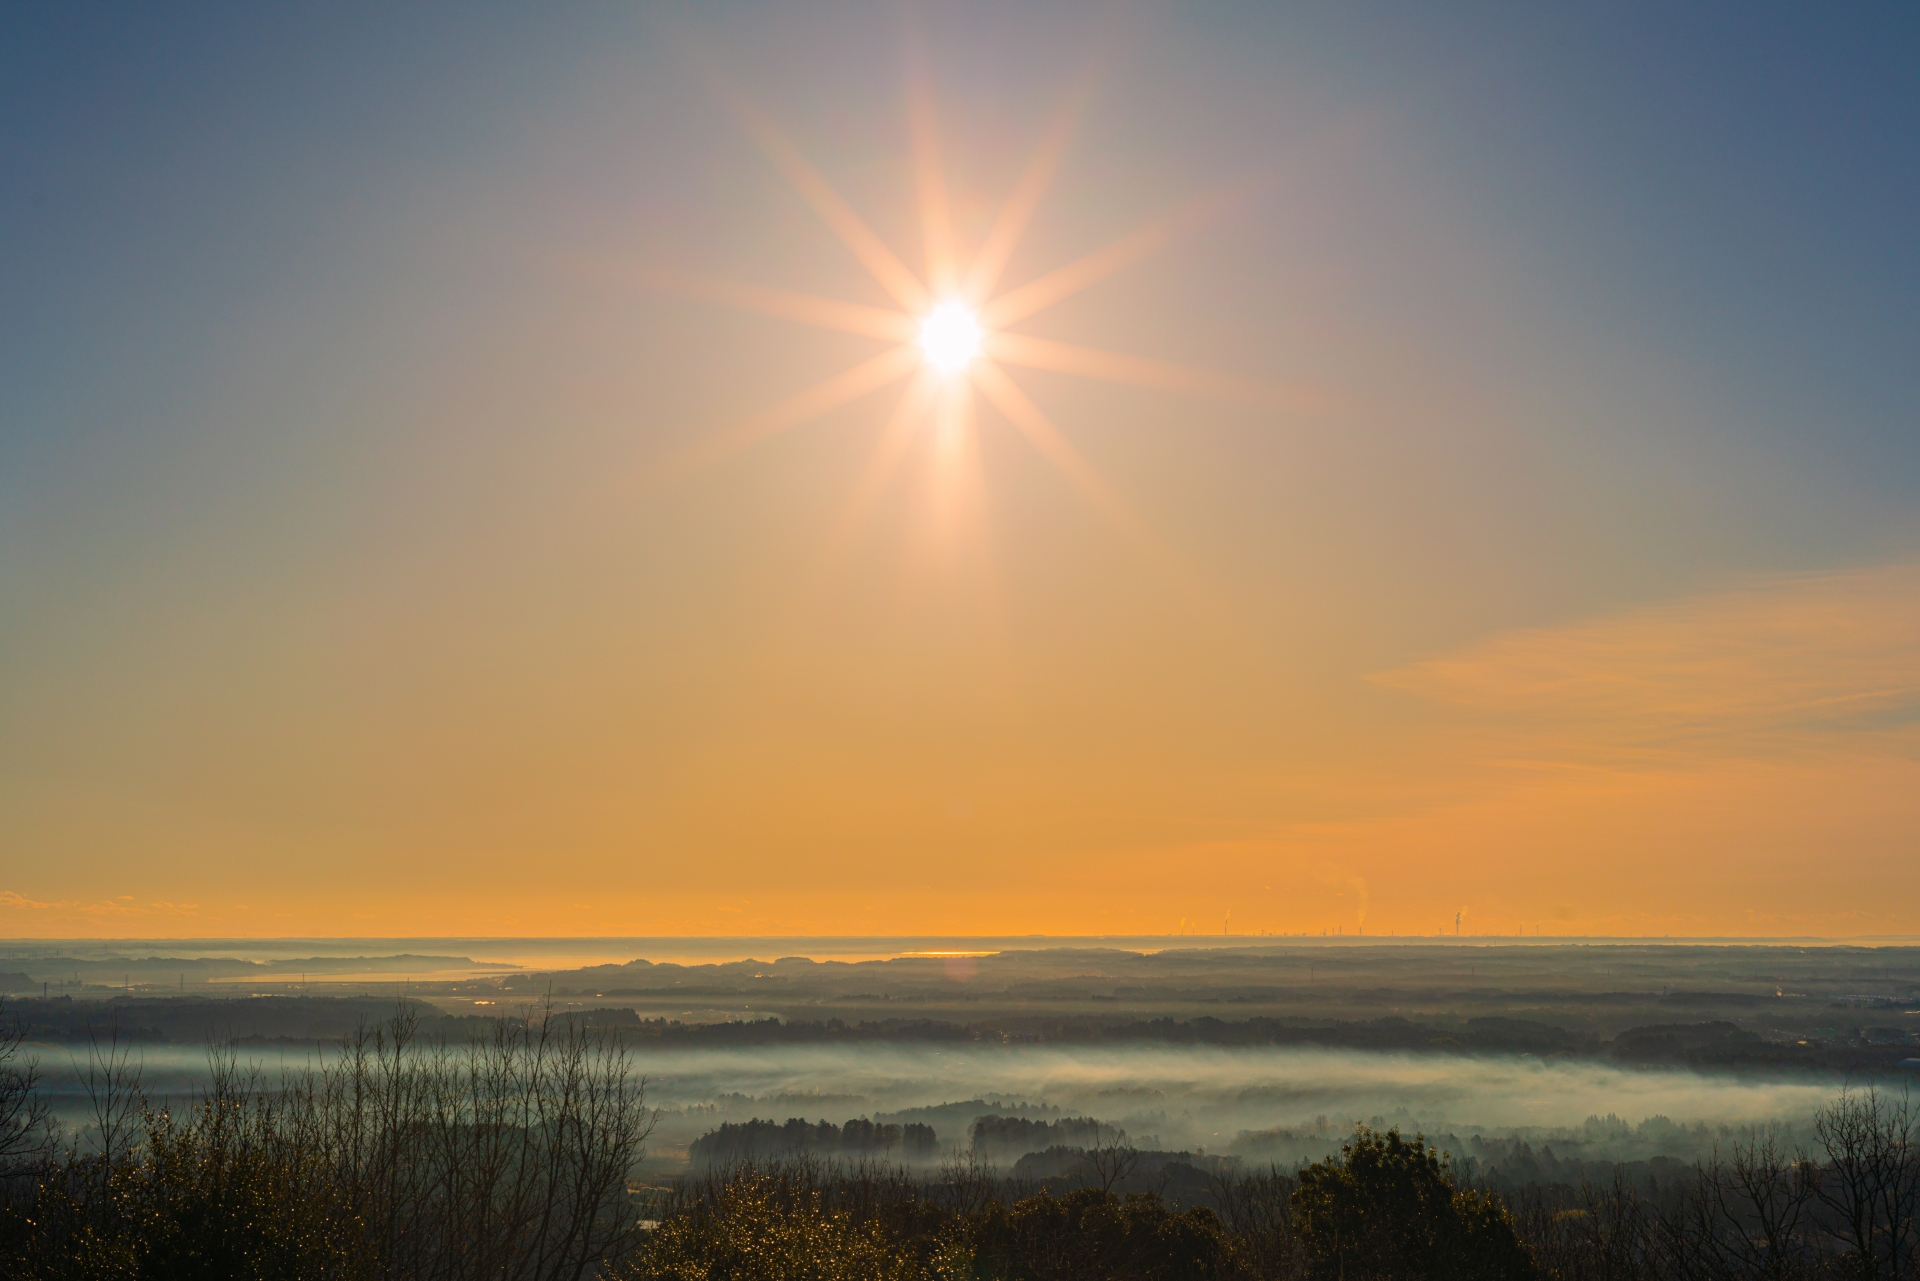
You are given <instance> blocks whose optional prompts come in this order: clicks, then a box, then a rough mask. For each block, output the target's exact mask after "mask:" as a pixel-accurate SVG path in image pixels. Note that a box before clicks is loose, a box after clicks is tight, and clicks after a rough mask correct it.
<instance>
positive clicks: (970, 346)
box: [919, 298, 986, 377]
mask: <svg viewBox="0 0 1920 1281" xmlns="http://www.w3.org/2000/svg"><path fill="white" fill-rule="evenodd" d="M985 336H986V335H985V332H984V331H983V330H982V329H981V328H980V316H979V313H977V312H975V311H974V310H973V308H971V307H969V306H967V304H966V303H964V302H962V301H960V300H959V299H957V298H949V299H947V300H946V301H945V302H942V303H939V304H938V305H936V306H935V307H934V308H933V309H932V310H931V311H929V312H928V313H927V314H926V315H925V316H923V317H921V320H920V337H919V343H920V351H921V354H922V355H923V356H924V357H925V358H926V362H927V367H928V368H929V369H932V370H933V371H934V372H935V373H938V374H945V375H948V376H949V377H950V376H952V375H954V374H960V373H965V372H966V369H967V366H968V365H971V364H972V363H973V362H974V359H975V357H977V356H979V354H980V345H981V341H982V340H983V339H984V338H985Z"/></svg>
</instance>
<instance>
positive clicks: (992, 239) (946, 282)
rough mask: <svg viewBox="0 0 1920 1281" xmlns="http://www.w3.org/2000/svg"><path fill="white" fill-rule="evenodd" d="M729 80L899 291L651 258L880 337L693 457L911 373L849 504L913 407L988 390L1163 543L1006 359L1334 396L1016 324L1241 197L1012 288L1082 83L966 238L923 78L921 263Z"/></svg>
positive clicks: (763, 143)
mask: <svg viewBox="0 0 1920 1281" xmlns="http://www.w3.org/2000/svg"><path fill="white" fill-rule="evenodd" d="M722 88H723V90H724V91H723V93H722V97H723V98H725V99H727V100H728V105H729V106H730V107H731V109H732V111H733V114H734V115H735V117H736V118H737V119H738V120H739V121H740V123H741V125H742V126H743V127H744V128H745V130H746V132H747V133H748V134H749V135H750V136H751V137H752V138H753V140H754V141H755V142H756V143H758V144H759V146H760V149H761V150H762V151H763V152H764V153H765V154H766V156H767V158H768V159H769V160H771V161H772V162H773V164H774V167H775V168H777V169H779V170H780V172H781V174H782V175H783V176H784V177H785V178H786V179H787V181H788V183H790V184H791V185H792V187H793V189H794V191H795V192H796V193H797V194H798V195H799V196H800V197H801V199H802V200H804V201H805V202H806V203H807V204H809V205H811V206H812V207H813V210H814V212H815V213H816V214H818V215H819V216H820V219H821V221H822V222H824V223H825V224H826V225H827V227H828V228H829V229H830V230H831V231H832V232H833V234H834V235H835V236H836V237H837V238H838V239H839V241H840V243H841V244H842V245H844V246H845V247H846V248H847V249H848V251H850V252H851V253H852V254H853V256H854V257H855V258H856V259H858V260H859V262H860V264H861V266H863V267H865V268H866V269H867V271H868V273H869V274H870V275H871V276H872V277H873V279H874V281H875V282H876V283H877V284H878V285H879V286H880V287H881V288H882V289H883V290H884V291H885V292H886V293H887V294H888V295H889V296H890V297H891V298H892V300H893V303H894V306H893V307H875V306H871V305H869V304H865V303H856V302H852V301H848V300H844V299H839V298H822V297H817V296H814V295H809V294H799V293H793V292H791V291H788V290H783V289H767V288H761V287H757V286H749V285H738V284H728V283H722V282H718V281H714V280H708V279H701V278H695V277H689V276H687V275H684V274H682V273H680V272H678V271H671V270H664V269H663V270H649V271H648V272H647V273H646V274H647V278H648V280H649V282H650V283H651V284H653V285H654V286H656V287H660V288H664V289H667V290H669V291H671V292H674V293H680V294H683V295H687V296H692V297H697V298H702V299H705V300H707V301H710V302H717V303H720V304H722V305H725V306H731V307H738V308H741V309H743V310H746V311H754V312H759V313H760V314H762V315H767V316H777V317H780V318H782V319H785V320H793V321H799V322H800V323H802V324H808V325H817V326H820V327H823V328H827V329H836V330H840V331H842V332H847V333H854V334H859V335H861V336H863V337H866V338H871V339H876V340H878V341H879V342H880V343H881V344H883V349H882V350H881V351H880V352H879V353H878V354H876V355H873V356H871V357H869V358H867V359H865V360H862V361H860V362H859V363H857V364H855V365H853V366H852V367H851V368H848V369H844V370H842V371H840V372H839V373H837V374H835V375H834V376H832V377H831V378H828V379H826V380H825V381H824V382H821V383H817V384H815V385H814V386H812V387H809V388H807V389H806V390H804V391H801V392H798V393H796V394H794V395H792V396H790V397H788V398H787V399H786V400H784V401H782V402H780V403H779V404H777V405H774V406H772V407H770V408H769V409H767V410H765V411H763V412H761V413H759V414H756V415H754V416H753V417H751V418H748V419H747V420H745V421H743V422H739V423H736V424H735V425H734V426H733V427H732V428H731V429H729V430H726V431H724V432H722V433H720V434H719V435H718V436H717V437H713V438H709V439H707V440H706V441H703V442H702V444H701V445H700V446H698V447H696V448H695V449H694V450H693V451H692V456H691V457H689V458H688V459H686V460H685V462H684V463H683V465H688V464H690V465H694V466H701V465H705V464H709V463H712V462H716V461H718V460H719V459H720V458H723V457H726V456H729V455H731V454H734V453H736V452H738V451H740V450H743V449H747V448H750V447H752V446H753V445H755V444H757V443H759V442H760V441H763V440H766V439H768V438H769V437H772V436H776V435H778V434H780V433H781V432H785V431H788V430H791V429H792V428H795V427H798V426H800V425H801V424H802V423H805V422H808V421H810V420H812V419H815V418H818V417H820V416H821V415H822V414H825V413H828V412H829V411H831V410H834V409H837V408H839V407H840V406H842V405H846V404H848V403H850V402H852V401H856V400H859V399H861V398H862V397H865V396H869V395H871V394H873V393H874V392H877V391H879V390H881V389H882V388H884V387H887V386H889V385H891V384H893V383H897V382H900V381H901V380H903V379H905V380H907V381H908V387H907V389H906V391H905V393H904V394H903V395H902V396H901V399H900V402H899V406H898V408H897V409H896V410H895V411H894V413H893V415H892V416H891V419H890V420H889V425H888V427H887V428H886V431H885V433H884V434H883V436H882V439H881V440H880V442H879V443H878V445H877V447H876V449H875V452H874V457H873V461H872V463H871V465H870V466H869V468H868V473H867V476H866V478H864V479H863V480H862V482H861V492H860V493H859V494H856V495H855V497H854V501H853V505H854V507H856V508H858V507H860V506H862V505H863V504H864V503H865V502H866V501H869V500H870V499H871V497H872V491H873V489H874V486H876V485H879V484H881V483H883V480H884V477H885V475H886V474H887V473H888V472H889V471H890V470H891V469H892V467H893V466H894V465H895V464H896V463H897V462H898V461H899V460H900V459H901V458H902V457H903V455H904V452H905V450H906V449H907V447H908V443H909V442H910V440H911V439H912V437H913V436H914V434H915V433H914V430H913V428H914V425H915V424H916V423H919V422H921V421H923V420H926V421H932V422H936V423H942V424H945V425H946V426H945V428H944V429H943V430H942V431H941V432H940V433H939V437H940V439H941V440H942V441H943V442H945V443H946V444H947V445H949V446H951V445H952V444H953V443H954V441H955V440H956V439H957V436H956V433H959V434H960V435H964V434H966V433H969V432H972V431H974V430H977V426H976V425H977V423H978V419H977V418H976V416H975V415H974V414H973V412H972V408H971V406H972V402H973V399H974V397H976V396H978V397H979V398H980V399H981V400H983V401H985V402H986V404H987V405H989V406H991V407H992V408H993V410H994V411H995V412H996V413H997V415H998V417H999V419H1000V420H1001V421H1002V422H1004V423H1005V424H1006V425H1007V426H1010V427H1012V428H1013V429H1014V431H1016V432H1017V433H1018V434H1019V435H1020V436H1022V437H1024V438H1025V440H1026V441H1027V443H1028V444H1030V445H1031V446H1033V448H1034V449H1035V450H1036V451H1037V452H1038V453H1040V454H1041V455H1042V456H1043V457H1044V458H1045V459H1046V461H1047V462H1048V463H1050V464H1051V465H1052V466H1053V467H1054V469H1055V470H1056V471H1057V472H1058V473H1059V474H1060V475H1061V477H1062V478H1063V479H1064V480H1066V481H1067V482H1068V484H1069V485H1071V486H1072V487H1073V488H1074V489H1076V490H1077V491H1079V493H1080V496H1081V497H1082V498H1083V499H1086V500H1087V501H1088V502H1090V503H1091V504H1092V505H1093V506H1094V507H1096V508H1098V509H1099V510H1100V511H1101V512H1102V514H1103V515H1104V516H1106V517H1107V518H1108V519H1109V520H1110V521H1111V522H1112V523H1113V524H1114V525H1115V526H1116V527H1117V528H1118V529H1119V530H1120V532H1122V533H1124V534H1127V535H1128V536H1129V537H1132V538H1134V539H1136V540H1141V541H1143V542H1145V543H1152V542H1153V541H1154V540H1153V539H1151V538H1150V537H1146V532H1147V531H1146V530H1145V529H1144V526H1143V525H1142V523H1141V522H1140V521H1139V519H1138V518H1137V517H1135V516H1134V515H1133V514H1132V513H1131V511H1130V510H1129V509H1128V506H1127V504H1126V503H1125V502H1124V501H1123V500H1122V499H1121V497H1120V495H1119V494H1117V493H1116V492H1115V491H1114V490H1113V489H1112V488H1111V487H1110V486H1109V485H1108V484H1107V483H1106V481H1105V480H1104V479H1103V478H1102V477H1101V476H1100V475H1099V473H1098V472H1097V471H1096V470H1095V469H1094V468H1093V466H1092V465H1091V464H1090V463H1089V462H1088V461H1087V460H1086V459H1085V458H1084V457H1082V456H1081V454H1080V451H1079V450H1078V449H1076V448H1075V447H1074V445H1073V443H1072V441H1071V440H1070V439H1069V438H1068V436H1067V434H1066V433H1065V432H1063V431H1061V430H1060V428H1059V427H1058V426H1056V425H1055V424H1054V422H1053V420H1052V419H1050V418H1049V417H1048V416H1047V414H1046V412H1045V411H1044V410H1042V409H1041V408H1040V406H1038V405H1037V404H1035V403H1034V401H1033V400H1032V399H1031V398H1030V397H1029V396H1028V395H1027V393H1026V392H1025V391H1024V390H1023V389H1022V388H1021V387H1020V385H1019V383H1017V382H1016V381H1015V380H1014V378H1013V376H1012V374H1011V373H1010V372H1009V369H1010V368H1024V369H1038V370H1046V371H1050V372H1052V373H1057V374H1070V375H1074V376H1077V377H1082V378H1094V379H1101V380H1105V381H1109V382H1117V383H1125V384H1130V385H1132V386H1135V387H1148V388H1153V389H1156V390H1159V391H1170V392H1175V393H1178V394H1183V395H1197V396H1203V397H1208V398H1211V399H1216V400H1225V401H1232V402H1236V403H1239V404H1242V405H1251V406H1256V407H1259V408H1262V409H1268V410H1279V411H1282V412H1286V413H1290V414H1297V413H1305V414H1319V413H1322V412H1324V411H1325V408H1326V406H1327V405H1328V404H1330V403H1337V401H1338V398H1337V397H1329V396H1328V395H1327V394H1326V393H1324V392H1321V391H1319V390H1317V389H1314V388H1311V387H1302V386H1299V385H1276V384H1274V383H1270V382H1266V381H1264V380H1258V379H1250V378H1240V377H1235V376H1233V375H1229V374H1222V373H1217V372H1214V371H1211V370H1207V369H1199V368H1195V367H1193V366H1189V365H1176V364H1171V363H1169V362H1166V361H1161V360H1150V359H1146V358H1144V357H1140V356H1131V355H1123V354H1121V353H1119V352H1112V351H1101V350H1098V349H1096V348H1093V347H1084V346H1081V345H1079V344H1077V343H1070V342H1062V341H1059V340H1057V339H1053V338H1041V337H1039V336H1038V335H1034V334H1025V333H1021V332H1019V330H1018V326H1019V325H1020V324H1021V322H1023V321H1025V320H1027V319H1028V318H1029V317H1032V316H1034V315H1037V314H1038V313H1040V312H1042V311H1044V310H1046V309H1047V308H1049V307H1052V306H1053V305H1054V304H1056V303H1059V302H1061V301H1063V300H1064V299H1066V298H1068V297H1071V296H1072V295H1074V294H1077V293H1079V292H1080V291H1081V290H1083V289H1086V288H1088V287H1089V286H1091V285H1094V284H1097V283H1098V282H1100V281H1102V280H1105V279H1106V278H1107V277H1109V276H1112V275H1113V274H1114V273H1116V272H1118V271H1121V270H1123V269H1124V268H1126V267H1129V266H1131V265H1132V264H1134V263H1136V262H1138V261H1140V260H1141V259H1142V258H1144V257H1146V256H1147V255H1149V254H1151V253H1153V252H1155V251H1156V250H1158V249H1160V248H1162V247H1163V246H1165V245H1166V244H1168V243H1169V242H1170V241H1172V240H1174V239H1176V238H1178V237H1179V236H1181V235H1182V234H1184V233H1187V232H1190V231H1192V230H1194V229H1195V228H1197V227H1198V226H1200V225H1201V224H1203V223H1206V222H1209V221H1211V220H1212V219H1213V218H1214V217H1215V216H1216V215H1218V214H1219V213H1220V212H1222V211H1223V209H1224V208H1225V207H1226V206H1227V205H1229V204H1232V203H1234V201H1233V200H1227V199H1222V198H1221V197H1220V196H1218V195H1216V196H1213V197H1208V198H1204V199H1201V200H1197V201H1193V202H1191V203H1189V204H1188V205H1186V206H1184V207H1181V208H1179V209H1176V210H1174V211H1172V212H1171V213H1169V214H1167V215H1166V216H1164V217H1162V218H1159V219H1157V220H1155V221H1153V222H1151V223H1148V224H1147V225H1146V226H1144V227H1141V228H1139V229H1137V230H1136V231H1134V232H1133V233H1132V234H1130V235H1126V236H1122V237H1121V238H1120V239H1118V240H1115V241H1112V242H1110V243H1109V244H1107V245H1105V246H1103V247H1101V248H1099V249H1095V250H1093V251H1092V252H1090V253H1087V254H1084V255H1083V256H1081V257H1079V258H1077V259H1075V260H1073V261H1071V262H1068V263H1066V264H1064V265H1062V266H1060V267H1056V268H1055V269H1053V270H1052V271H1048V272H1043V273H1042V274H1041V275H1039V276H1038V277H1035V278H1033V279H1029V280H1027V281H1026V282H1024V283H1022V284H1019V285H1016V286H1014V287H1013V288H1011V289H1003V288H1001V283H1000V278H1001V275H1002V274H1003V273H1004V272H1005V270H1006V269H1007V267H1008V266H1009V265H1010V262H1011V260H1012V258H1013V251H1014V248H1015V246H1016V245H1017V244H1018V242H1019V241H1020V239H1021V235H1022V233H1023V232H1024V231H1025V230H1026V227H1027V224H1028V222H1029V221H1030V220H1031V219H1032V217H1033V215H1034V212H1035V209H1036V208H1037V206H1038V205H1039V203H1040V198H1041V195H1042V193H1043V192H1044V191H1045V189H1046V187H1047V185H1048V183H1049V182H1050V181H1051V179H1052V177H1053V174H1054V172H1055V171H1056V169H1057V168H1058V165H1059V162H1060V158H1061V154H1062V152H1063V151H1064V150H1065V148H1066V144H1067V140H1068V137H1069V135H1070V134H1071V132H1072V125H1073V123H1074V120H1075V118H1076V117H1077V114H1078V106H1077V98H1076V99H1071V100H1070V101H1069V102H1068V103H1066V104H1065V105H1063V107H1062V110H1061V112H1060V114H1059V115H1058V116H1057V117H1056V119H1055V120H1054V121H1053V122H1052V124H1051V125H1050V126H1049V127H1048V128H1047V129H1046V130H1045V131H1044V134H1043V136H1042V138H1041V140H1040V143H1039V145H1038V146H1037V147H1036V148H1035V150H1034V152H1033V154H1032V157H1031V159H1029V161H1028V162H1027V165H1026V167H1025V169H1024V170H1023V171H1022V172H1021V174H1020V177H1019V179H1018V181H1017V182H1016V184H1015V186H1014V190H1013V191H1012V192H1011V193H1010V194H1009V195H1008V197H1007V198H1006V201H1005V203H1004V204H1002V206H1001V208H1000V211H999V214H998V216H997V217H996V218H995V219H994V221H993V223H992V225H991V226H990V227H989V228H988V229H987V232H986V234H985V236H984V237H982V238H981V240H980V241H979V242H978V243H977V244H974V245H972V246H968V247H966V249H964V250H963V248H962V246H960V245H959V244H957V243H956V238H955V226H954V220H953V211H952V208H951V206H950V205H949V202H948V197H947V189H946V180H945V176H944V174H943V173H942V171H941V164H940V158H939V153H940V148H939V142H938V138H937V136H936V133H937V131H936V129H935V127H934V110H933V104H932V97H931V93H930V91H929V90H928V88H927V87H926V86H925V85H919V86H917V87H916V89H915V92H914V94H913V97H912V101H911V103H910V107H911V110H910V111H909V117H910V123H911V126H912V129H911V132H912V138H913V152H914V170H915V174H916V184H915V185H916V187H917V188H918V195H919V204H920V220H921V224H922V226H921V231H922V233H923V236H924V240H925V248H926V261H925V266H924V271H923V272H916V271H914V270H913V269H912V268H910V267H908V266H907V264H906V263H905V262H903V261H902V260H901V259H900V257H899V256H898V255H897V254H896V253H895V252H894V250H893V248H892V247H891V246H889V245H888V244H887V243H886V241H885V240H884V239H883V238H882V237H881V236H880V235H878V234H877V233H876V232H875V231H874V230H873V228H872V227H870V226H868V225H867V223H866V222H865V220H863V219H862V218H861V217H860V215H859V214H857V213H855V212H854V210H853V209H852V207H851V206H849V205H848V204H847V202H846V201H845V200H844V199H842V198H841V196H840V193H839V192H837V191H835V190H834V188H833V186H832V185H831V184H830V183H828V181H827V180H826V178H825V177H824V176H822V174H821V173H820V171H819V170H817V169H815V168H814V167H813V165H812V164H810V163H809V162H808V161H807V160H806V158H805V157H804V156H802V155H801V154H800V153H799V151H798V150H796V149H795V148H794V147H793V145H792V144H791V143H790V142H789V141H788V140H787V138H786V137H785V136H784V134H783V133H782V131H781V130H780V128H779V127H778V126H777V125H776V124H775V123H774V121H773V120H772V119H771V118H770V117H768V116H767V115H765V114H764V113H763V112H761V111H760V110H759V109H758V108H756V107H755V106H753V105H752V104H751V103H750V102H748V101H747V99H746V97H745V95H744V94H742V93H739V92H738V91H737V90H735V89H734V88H733V87H731V86H722ZM965 456H966V452H965V451H964V450H956V449H953V448H948V449H946V450H945V451H944V452H943V453H942V455H941V457H942V458H943V459H945V460H947V462H948V464H951V463H952V462H953V461H954V460H956V459H961V458H964V457H965Z"/></svg>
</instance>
